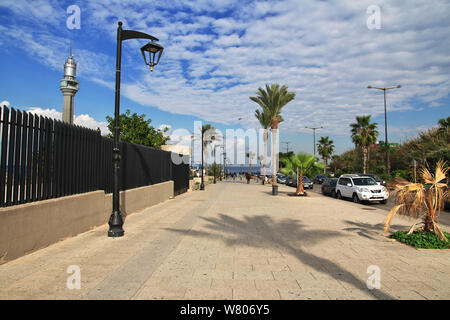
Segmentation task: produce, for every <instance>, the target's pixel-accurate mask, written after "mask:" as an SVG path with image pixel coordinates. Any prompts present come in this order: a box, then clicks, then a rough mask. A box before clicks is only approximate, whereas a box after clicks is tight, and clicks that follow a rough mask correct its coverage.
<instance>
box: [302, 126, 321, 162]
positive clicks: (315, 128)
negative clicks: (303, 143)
mask: <svg viewBox="0 0 450 320" xmlns="http://www.w3.org/2000/svg"><path fill="white" fill-rule="evenodd" d="M305 128H306V129H311V130H312V131H313V147H314V157H315V156H316V130H317V129H322V128H323V127H322V126H320V127H314V128H311V127H305Z"/></svg>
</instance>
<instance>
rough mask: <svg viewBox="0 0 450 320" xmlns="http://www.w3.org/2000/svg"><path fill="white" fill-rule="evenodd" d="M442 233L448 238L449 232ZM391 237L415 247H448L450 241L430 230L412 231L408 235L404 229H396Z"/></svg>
mask: <svg viewBox="0 0 450 320" xmlns="http://www.w3.org/2000/svg"><path fill="white" fill-rule="evenodd" d="M444 235H445V236H446V237H447V239H450V234H449V233H448V232H444ZM391 238H393V239H396V240H398V241H400V242H403V243H406V244H409V245H410V246H413V247H416V248H422V249H450V242H446V241H443V240H441V239H439V238H438V236H437V235H436V233H434V232H430V231H427V232H424V231H414V232H413V233H411V234H410V235H408V234H407V232H406V231H397V232H395V233H393V234H392V235H391Z"/></svg>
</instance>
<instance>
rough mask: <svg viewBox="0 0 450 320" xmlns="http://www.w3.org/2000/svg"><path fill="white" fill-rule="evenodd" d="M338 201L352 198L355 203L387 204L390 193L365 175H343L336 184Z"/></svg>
mask: <svg viewBox="0 0 450 320" xmlns="http://www.w3.org/2000/svg"><path fill="white" fill-rule="evenodd" d="M336 195H337V197H338V199H342V198H352V199H353V202H356V203H360V202H362V201H370V202H372V201H380V202H381V203H383V204H384V203H386V201H387V199H388V198H389V192H388V191H387V189H386V187H384V186H381V185H379V184H378V183H377V182H376V181H375V180H374V179H373V178H371V177H368V176H364V175H356V174H352V175H342V176H340V177H339V180H338V182H337V184H336Z"/></svg>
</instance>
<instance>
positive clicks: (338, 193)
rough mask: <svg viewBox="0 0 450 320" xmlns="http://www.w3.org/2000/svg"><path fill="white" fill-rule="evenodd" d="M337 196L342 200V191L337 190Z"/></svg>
mask: <svg viewBox="0 0 450 320" xmlns="http://www.w3.org/2000/svg"><path fill="white" fill-rule="evenodd" d="M337 198H338V199H339V200H342V195H341V192H340V191H338V192H337Z"/></svg>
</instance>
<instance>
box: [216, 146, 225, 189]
mask: <svg viewBox="0 0 450 320" xmlns="http://www.w3.org/2000/svg"><path fill="white" fill-rule="evenodd" d="M217 147H221V148H223V145H221V144H217V145H215V146H214V184H216V173H217V172H216V170H217V167H216V148H217Z"/></svg>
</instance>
